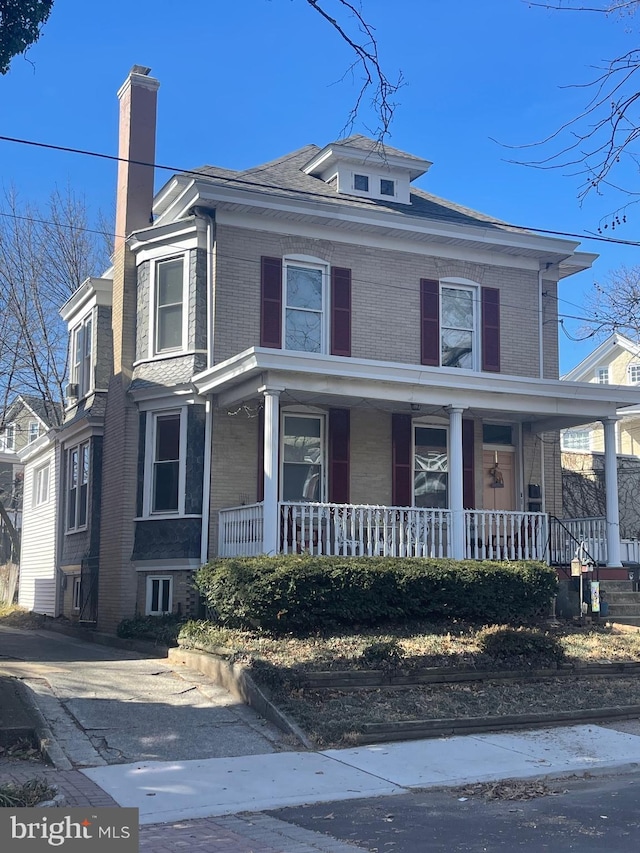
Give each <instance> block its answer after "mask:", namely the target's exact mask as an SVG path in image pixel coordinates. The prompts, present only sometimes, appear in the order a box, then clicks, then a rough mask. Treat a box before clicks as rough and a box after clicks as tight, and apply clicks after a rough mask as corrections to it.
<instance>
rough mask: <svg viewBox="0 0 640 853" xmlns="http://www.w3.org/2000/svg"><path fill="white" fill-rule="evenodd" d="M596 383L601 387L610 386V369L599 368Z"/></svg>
mask: <svg viewBox="0 0 640 853" xmlns="http://www.w3.org/2000/svg"><path fill="white" fill-rule="evenodd" d="M596 381H597V383H598V384H599V385H608V384H609V368H608V367H599V368H598V372H597V373H596Z"/></svg>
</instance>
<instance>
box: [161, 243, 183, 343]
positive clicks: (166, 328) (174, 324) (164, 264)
mask: <svg viewBox="0 0 640 853" xmlns="http://www.w3.org/2000/svg"><path fill="white" fill-rule="evenodd" d="M184 269H185V264H184V258H172V259H171V260H167V261H159V262H158V263H157V265H156V277H155V352H156V353H160V352H166V351H169V350H178V349H182V347H183V343H184V341H183V316H184V308H183V301H184V290H185V288H184Z"/></svg>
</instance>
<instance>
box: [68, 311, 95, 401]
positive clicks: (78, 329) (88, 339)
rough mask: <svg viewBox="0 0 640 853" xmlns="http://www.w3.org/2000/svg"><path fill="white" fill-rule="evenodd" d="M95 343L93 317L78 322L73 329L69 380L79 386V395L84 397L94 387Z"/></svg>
mask: <svg viewBox="0 0 640 853" xmlns="http://www.w3.org/2000/svg"><path fill="white" fill-rule="evenodd" d="M92 343H93V318H92V317H91V316H89V317H87V318H86V319H85V320H83V322H82V323H78V325H77V326H75V327H74V328H73V329H72V330H71V354H72V358H71V371H70V376H69V380H70V382H72V383H73V384H76V385H77V386H78V397H84V396H85V395H86V394H88V393H89V391H90V390H91V388H92V387H93V382H92V376H91V349H92Z"/></svg>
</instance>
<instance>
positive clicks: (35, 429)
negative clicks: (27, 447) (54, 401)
mask: <svg viewBox="0 0 640 853" xmlns="http://www.w3.org/2000/svg"><path fill="white" fill-rule="evenodd" d="M39 435H40V424H39V423H38V421H29V433H28V438H27V443H28V444H31V442H32V441H35V440H36V438H37V437H38V436H39Z"/></svg>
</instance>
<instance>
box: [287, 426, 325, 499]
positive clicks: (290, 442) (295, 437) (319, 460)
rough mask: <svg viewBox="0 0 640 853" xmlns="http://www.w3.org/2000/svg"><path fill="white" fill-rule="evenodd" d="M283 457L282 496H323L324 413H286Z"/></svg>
mask: <svg viewBox="0 0 640 853" xmlns="http://www.w3.org/2000/svg"><path fill="white" fill-rule="evenodd" d="M281 458H282V477H281V484H282V485H281V490H282V500H284V501H322V500H324V481H325V450H324V417H323V416H322V415H301V414H296V415H284V417H283V425H282V456H281Z"/></svg>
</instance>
